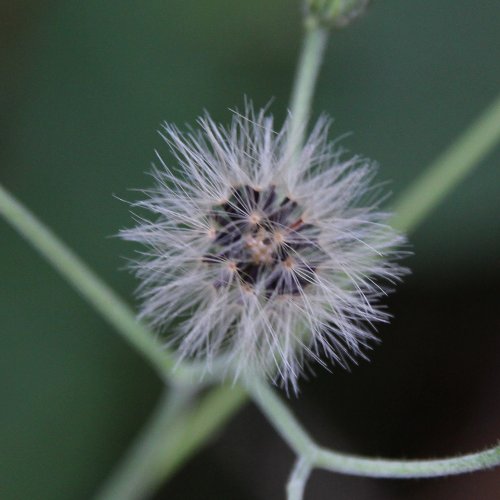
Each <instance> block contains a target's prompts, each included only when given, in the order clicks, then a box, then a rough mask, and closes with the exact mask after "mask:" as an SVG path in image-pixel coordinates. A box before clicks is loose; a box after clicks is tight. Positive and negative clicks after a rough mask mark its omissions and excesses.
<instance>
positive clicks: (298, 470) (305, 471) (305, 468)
mask: <svg viewBox="0 0 500 500" xmlns="http://www.w3.org/2000/svg"><path fill="white" fill-rule="evenodd" d="M311 471H312V467H311V464H310V462H309V461H308V460H306V459H304V458H299V459H298V460H297V461H296V462H295V466H294V467H293V469H292V473H291V474H290V478H289V479H288V483H287V485H286V496H287V500H302V499H303V498H304V490H305V488H306V483H307V480H308V479H309V476H310V475H311Z"/></svg>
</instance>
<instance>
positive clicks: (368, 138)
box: [0, 0, 500, 500]
mask: <svg viewBox="0 0 500 500" xmlns="http://www.w3.org/2000/svg"><path fill="white" fill-rule="evenodd" d="M299 13H300V8H299V2H298V1H290V0H254V1H251V2H248V1H246V2H245V1H242V0H240V1H235V0H205V1H202V0H198V1H195V0H169V1H166V0H163V1H160V0H151V1H149V2H140V1H131V0H121V1H118V0H108V1H97V0H87V1H86V2H77V1H69V0H64V1H63V0H50V1H45V2H39V1H35V0H17V1H15V2H1V3H0V23H1V24H0V28H1V29H0V72H1V79H0V126H1V134H0V145H1V147H0V181H1V182H2V183H3V184H5V185H6V186H7V188H9V189H10V190H11V191H12V192H13V193H14V194H15V195H16V196H18V197H19V198H20V199H21V200H22V201H23V202H25V203H26V204H27V205H28V207H30V208H31V209H32V210H33V211H34V212H35V213H36V214H38V216H39V217H40V218H41V219H42V220H43V221H45V222H46V223H47V224H49V225H50V226H51V227H52V228H53V229H54V230H55V231H56V232H57V234H59V235H60V236H61V237H62V238H63V239H64V240H65V241H66V242H67V243H68V244H69V245H70V246H71V247H72V248H74V249H75V250H76V251H77V252H78V254H79V255H80V256H81V257H83V259H84V260H85V261H86V262H88V263H89V264H90V265H91V267H92V268H93V269H95V270H96V271H97V272H98V273H100V274H101V275H102V276H103V277H104V278H105V279H106V281H107V282H108V283H110V284H111V285H112V286H113V287H114V288H115V289H117V290H118V291H119V292H120V293H121V294H122V295H123V296H124V297H126V298H127V299H128V300H129V301H130V302H131V304H133V299H132V293H133V289H134V287H135V284H136V283H135V282H134V279H133V278H132V277H131V276H130V275H129V274H128V273H126V272H124V271H123V270H120V268H123V265H124V259H123V257H124V256H130V255H131V254H132V251H133V249H132V248H131V246H130V245H129V246H127V244H125V243H123V242H121V241H119V240H117V239H115V238H112V236H113V235H114V234H116V232H117V231H118V229H120V228H122V227H126V226H129V225H130V224H131V220H130V216H129V213H128V208H127V206H126V205H125V204H124V203H122V202H120V201H118V200H117V199H116V198H115V197H113V194H115V195H116V196H118V197H125V198H127V199H131V198H133V197H134V196H135V195H134V194H133V193H130V192H129V191H128V189H129V188H136V187H146V186H148V185H149V184H150V182H151V181H150V178H149V177H148V176H146V175H145V172H146V171H147V170H148V168H149V163H150V162H151V161H152V159H153V149H154V148H155V147H161V141H160V138H159V136H158V134H157V133H156V130H157V129H158V127H159V124H160V123H161V122H162V121H163V120H167V121H169V122H175V123H177V124H179V125H182V124H184V123H193V121H194V120H195V118H196V116H197V115H199V114H200V113H201V112H202V111H203V110H204V109H206V110H208V111H209V112H210V113H211V114H212V115H213V116H214V117H215V118H216V119H218V120H221V121H223V122H226V121H228V120H229V117H230V113H229V111H228V108H234V107H235V106H241V104H242V102H243V96H244V95H246V96H248V97H250V98H252V99H253V100H254V102H255V103H256V104H257V105H258V106H261V105H264V104H266V103H268V102H269V100H270V99H271V98H274V100H273V103H272V105H271V110H272V111H273V112H274V113H275V115H276V116H277V118H278V120H279V121H281V120H282V118H283V117H284V116H285V110H286V106H287V102H288V95H289V89H290V84H291V79H292V77H293V73H294V67H295V60H296V56H297V51H298V47H299V42H300V24H299V22H300V16H299ZM499 90H500V2H496V1H491V0H476V1H472V0H421V1H419V2H401V1H399V0H379V1H374V2H373V5H372V8H371V9H370V10H369V12H368V14H367V15H366V16H365V17H364V18H363V19H362V20H361V21H359V22H358V23H357V24H355V25H353V26H352V27H350V28H349V29H347V30H345V31H342V32H337V33H335V34H334V36H333V37H332V42H331V44H330V48H329V51H328V53H327V57H326V61H325V64H324V68H323V72H322V75H321V78H320V82H319V87H318V92H317V98H316V100H315V114H316V115H317V114H319V113H320V112H322V111H326V112H327V113H328V114H330V115H331V116H333V117H334V119H335V123H334V127H333V129H332V137H334V136H337V135H341V134H344V133H346V132H353V133H352V134H351V135H350V136H349V137H347V138H346V139H345V140H344V141H343V145H344V147H346V148H348V149H349V150H351V151H353V152H356V153H361V154H364V155H366V156H369V157H370V158H373V159H375V160H377V161H378V162H380V165H381V168H380V174H379V180H383V181H385V180H387V181H390V183H389V184H388V185H389V187H390V189H391V190H392V191H393V192H394V197H395V196H397V195H398V194H399V193H401V191H402V190H403V188H404V187H405V186H407V185H409V183H411V181H412V180H413V179H415V178H416V177H417V176H418V175H419V173H420V172H421V170H422V169H423V167H424V166H425V165H426V164H428V163H429V162H430V161H431V160H432V159H433V158H434V157H435V156H436V155H437V154H438V153H439V152H440V151H441V150H442V149H443V148H444V147H445V146H447V145H448V144H449V143H450V142H451V141H452V140H453V139H454V138H455V137H456V136H457V135H458V134H459V133H460V132H461V131H462V130H463V129H464V128H465V127H466V126H467V124H468V123H469V122H470V121H471V120H472V119H474V118H475V117H476V116H477V115H478V114H479V113H480V112H481V111H482V110H483V109H484V108H485V107H486V106H487V105H488V103H489V102H490V101H491V100H492V99H494V98H495V96H496V94H497V93H498V91H499ZM499 165H500V149H499V148H497V149H496V151H495V153H494V154H492V155H490V156H489V157H488V158H487V159H486V160H485V161H484V162H483V164H481V166H480V167H479V169H478V170H477V171H476V172H475V173H474V174H473V175H472V176H471V177H469V178H468V179H467V180H466V181H465V182H464V183H463V184H462V185H461V186H460V188H459V189H458V190H456V191H455V192H454V193H453V195H452V196H450V197H449V198H448V199H447V200H446V201H445V203H443V204H442V205H441V206H440V207H439V208H438V210H436V211H435V212H434V213H433V214H432V217H431V219H429V220H427V221H426V222H425V224H423V225H422V226H421V227H420V228H419V229H418V231H417V232H416V233H415V234H413V235H412V237H411V241H412V245H413V247H414V251H415V256H414V257H413V258H411V259H409V265H410V266H411V267H412V269H413V272H414V274H413V275H412V276H411V277H410V278H408V279H407V280H406V283H405V285H404V286H403V287H401V289H400V291H399V293H398V294H396V295H395V296H394V297H393V298H391V300H390V307H391V310H392V311H393V312H394V314H395V320H394V322H393V323H392V325H390V326H387V327H384V328H382V329H381V330H380V334H381V337H382V339H383V342H382V344H381V345H380V346H378V347H377V348H376V349H375V350H374V352H373V355H372V361H371V363H365V362H363V363H361V365H360V366H359V367H355V368H354V369H353V371H352V373H350V374H349V373H346V372H341V371H340V370H335V371H334V372H333V374H327V373H318V374H317V375H318V376H317V377H316V378H311V379H310V380H307V381H304V382H303V383H302V395H301V397H300V398H299V399H297V400H292V401H291V404H292V405H293V406H294V408H295V410H296V411H297V413H298V414H299V416H300V417H301V419H302V420H303V421H304V422H305V424H306V425H307V427H308V428H309V429H311V432H312V434H313V435H314V436H316V437H317V438H318V439H320V440H321V441H322V442H323V443H325V444H327V445H329V446H332V447H335V448H337V449H342V450H345V451H354V452H357V453H367V454H375V455H392V456H395V457H397V456H407V457H425V456H438V455H446V454H452V453H459V452H465V451H472V450H475V449H478V448H481V447H484V446H486V445H488V444H492V443H494V442H495V441H496V440H497V438H498V437H499V436H500V425H499V422H500V400H499V394H498V387H499V386H500V378H499V375H498V351H499V347H500V342H499V336H498V331H499V327H500V321H499V316H498V299H499V295H498V282H499V278H500V259H499V256H500V223H499V209H500V201H499V200H500V196H499V185H500V168H499ZM394 197H393V199H394ZM0 238H1V239H0V241H1V245H0V276H1V284H0V318H1V325H2V334H1V337H0V360H1V361H0V405H1V410H0V498H1V499H2V500H18V499H40V500H44V499H47V500H49V499H50V500H59V499H75V500H76V499H86V498H90V497H91V495H92V493H93V492H94V491H95V490H96V488H97V486H98V485H99V483H100V482H101V481H102V480H103V479H104V478H105V477H106V475H107V474H108V472H109V471H110V469H111V468H112V466H113V464H115V463H116V461H117V459H118V457H119V456H120V455H121V454H122V453H123V452H124V450H125V449H126V448H127V445H128V444H129V442H130V440H131V439H132V438H133V436H134V435H135V433H136V432H137V431H138V429H139V428H140V426H141V424H142V423H143V422H144V419H145V418H146V416H147V415H148V414H149V413H150V411H151V409H152V408H153V406H154V403H155V401H156V399H157V397H158V394H159V391H160V388H161V387H160V383H159V381H158V380H157V378H156V377H155V375H154V374H153V373H152V371H151V370H150V369H149V368H148V366H147V365H146V364H145V363H144V362H143V361H142V360H141V359H140V358H139V357H138V356H137V355H136V354H135V353H134V352H132V351H131V350H130V349H129V348H128V346H127V345H125V344H124V343H123V342H122V340H121V339H120V338H118V336H117V335H115V333H114V332H113V331H112V330H111V329H110V328H109V327H108V326H107V325H106V324H104V322H103V321H102V320H101V318H100V317H98V316H97V315H96V314H95V313H94V312H93V310H92V309H91V308H90V307H89V306H87V305H86V304H85V303H84V302H83V301H82V300H81V299H80V298H79V297H78V296H77V295H76V293H75V292H74V291H73V290H72V289H70V288H69V287H68V285H67V284H66V283H65V282H64V281H63V280H62V279H61V278H60V277H59V276H58V275H56V274H55V273H54V271H53V270H52V269H51V268H49V266H48V265H47V264H46V263H45V262H44V261H43V260H41V259H40V258H39V257H38V255H36V254H35V252H34V251H33V250H32V249H31V248H30V247H28V245H27V244H26V243H25V242H24V241H22V240H21V239H20V237H19V236H18V235H17V234H16V233H15V232H14V231H13V230H12V229H11V228H10V227H8V226H7V225H6V224H5V223H4V221H0ZM291 463H292V456H291V453H290V452H289V451H288V450H287V448H286V446H285V445H284V444H283V443H282V442H281V441H280V440H279V438H278V437H277V436H276V435H275V433H274V432H273V431H272V430H271V429H270V427H269V426H268V424H267V423H266V422H265V421H264V419H263V418H262V417H261V416H260V415H259V413H258V412H257V410H255V409H254V408H253V407H251V406H248V407H247V408H246V409H245V410H243V411H242V412H241V413H240V414H239V415H238V417H237V418H236V419H235V420H234V421H232V423H231V424H230V425H229V427H228V428H227V429H226V430H225V431H224V433H221V434H219V435H217V436H214V439H213V440H212V442H211V444H210V446H209V447H207V448H206V449H205V450H204V451H203V452H202V453H201V454H200V455H198V456H197V457H196V458H195V459H194V460H193V461H191V462H190V463H189V464H188V465H187V466H186V467H185V468H184V469H183V470H182V471H181V472H179V473H178V474H177V476H176V477H175V478H174V479H173V480H172V481H171V482H170V483H169V484H168V485H166V486H165V487H164V488H163V489H162V491H160V492H159V493H158V495H157V497H156V498H158V499H162V498H171V499H174V498H175V499H198V498H202V499H211V498H214V499H226V498H227V499H269V498H283V497H284V493H283V484H284V481H285V478H286V476H287V474H288V470H289V468H290V466H291ZM499 485H500V475H499V473H498V472H495V471H490V472H481V473H478V474H474V475H469V476H464V477H458V478H450V479H438V480H429V481H418V482H403V481H372V480H367V479H357V478H349V477H343V476H337V475H333V474H326V473H314V475H313V477H312V479H311V482H310V485H309V489H308V493H307V495H306V498H309V499H319V500H322V499H331V498H335V499H336V500H348V499H349V500H350V499H360V500H364V499H370V500H372V499H375V500H377V499H390V500H391V499H403V498H405V499H407V498H410V499H424V498H425V499H431V500H432V499H443V498H446V499H464V500H465V499H472V498H474V499H476V498H480V499H483V500H489V499H491V500H493V499H496V498H498V497H497V496H496V494H498V490H499Z"/></svg>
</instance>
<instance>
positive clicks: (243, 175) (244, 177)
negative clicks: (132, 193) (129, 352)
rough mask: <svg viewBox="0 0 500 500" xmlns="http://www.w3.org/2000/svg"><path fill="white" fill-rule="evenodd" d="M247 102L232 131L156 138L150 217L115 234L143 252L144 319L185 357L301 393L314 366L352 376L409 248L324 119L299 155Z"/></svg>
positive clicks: (364, 171) (368, 168) (206, 121)
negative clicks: (306, 371) (336, 367)
mask: <svg viewBox="0 0 500 500" xmlns="http://www.w3.org/2000/svg"><path fill="white" fill-rule="evenodd" d="M288 123H289V122H286V123H285V125H284V126H283V128H282V129H281V130H280V131H275V130H274V127H273V119H272V117H271V116H268V115H267V114H266V113H265V111H260V112H255V111H254V110H253V108H252V106H251V105H247V106H246V108H245V111H244V113H243V114H240V113H238V112H235V113H234V114H233V118H232V122H231V125H230V126H229V127H228V128H226V127H224V126H221V125H218V124H216V123H214V121H212V119H211V118H210V117H209V116H208V115H206V116H204V117H202V118H200V119H199V120H198V124H199V130H198V131H189V132H187V133H182V132H180V131H179V130H178V129H177V128H176V127H174V126H172V125H168V124H166V125H164V126H163V130H162V132H161V134H162V136H163V138H164V139H165V141H166V142H167V144H168V146H169V148H170V151H171V153H172V155H173V157H174V160H175V161H174V164H176V167H169V166H167V165H166V164H165V163H164V161H163V160H162V159H161V158H160V157H159V155H158V159H159V164H158V165H156V166H155V167H154V170H153V176H154V179H155V182H156V184H155V186H154V187H153V188H152V189H149V190H145V191H144V192H145V194H146V199H145V200H144V201H139V202H137V203H135V204H134V206H136V207H141V208H144V209H147V210H148V211H149V212H151V213H152V214H153V217H152V218H151V220H148V219H145V218H142V217H137V226H136V227H134V228H132V229H128V230H124V231H122V232H121V236H122V237H123V238H125V239H127V240H132V241H137V242H139V243H142V244H143V245H145V247H146V250H145V251H144V252H142V253H141V257H140V258H139V259H138V260H137V261H136V262H135V263H134V265H133V267H134V269H135V272H136V274H137V276H138V277H139V278H140V280H141V284H140V287H139V296H140V298H141V301H142V309H141V316H142V318H144V319H145V320H146V321H148V322H149V324H150V325H151V326H152V327H153V328H154V329H156V330H157V331H160V332H162V333H166V334H167V338H168V343H169V344H170V345H173V346H175V348H176V349H177V352H178V353H179V357H180V358H181V359H183V358H188V359H193V358H198V359H202V360H204V361H205V362H206V366H207V369H209V368H210V366H211V364H212V362H213V361H214V360H224V363H225V366H226V367H227V370H228V372H230V373H231V374H232V375H234V376H239V375H242V376H252V375H258V376H266V377H268V378H271V379H272V380H275V381H280V382H282V383H284V384H287V385H288V384H290V385H291V386H292V388H293V389H295V390H296V389H297V379H298V377H299V375H300V373H301V371H302V369H303V368H304V366H306V365H309V364H310V362H311V361H314V360H315V361H317V362H319V363H320V364H322V365H324V366H327V362H328V360H330V361H333V363H337V364H340V365H342V366H346V365H347V363H348V362H349V361H350V360H354V359H355V358H356V357H357V356H360V355H361V356H364V350H366V348H367V347H369V344H370V342H371V341H372V340H374V339H375V337H374V334H373V324H374V323H376V322H380V321H387V319H388V314H387V313H386V312H384V311H383V310H382V309H381V307H380V305H379V299H380V297H381V296H383V295H384V294H386V292H387V285H388V284H390V283H394V281H397V280H398V279H399V278H400V277H401V276H402V275H403V274H404V272H405V270H404V268H402V267H400V266H399V265H397V263H396V261H397V259H398V257H400V256H401V252H399V251H398V250H397V248H398V246H399V245H400V244H401V243H402V242H403V238H402V237H401V236H399V235H398V234H396V233H395V232H394V231H393V230H392V229H391V228H390V227H389V226H388V225H386V224H385V222H384V221H385V220H386V218H387V214H384V213H382V212H381V211H380V210H379V208H378V203H379V198H378V196H377V191H378V190H376V189H374V188H373V187H370V182H371V180H372V177H373V174H374V167H373V165H372V164H371V163H370V162H368V161H366V160H364V159H360V158H348V159H344V155H343V154H342V152H341V151H340V150H339V149H338V148H337V147H336V146H335V144H333V143H331V142H329V141H328V138H327V135H328V125H329V122H328V120H326V119H320V120H319V122H318V123H317V125H316V126H315V128H314V129H313V132H312V133H311V135H310V136H309V138H308V140H307V141H306V144H305V145H304V147H303V148H301V150H300V151H299V152H298V153H294V154H291V153H290V151H291V149H293V148H289V147H287V146H289V145H287V137H288V135H287V131H288Z"/></svg>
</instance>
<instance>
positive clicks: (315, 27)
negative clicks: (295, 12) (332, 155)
mask: <svg viewBox="0 0 500 500" xmlns="http://www.w3.org/2000/svg"><path fill="white" fill-rule="evenodd" d="M328 35H329V29H328V28H326V27H325V26H322V25H321V24H320V23H319V22H318V21H316V20H315V19H312V18H311V19H308V20H306V23H305V36H304V40H303V42H302V49H301V53H300V57H299V62H298V65H297V71H296V75H295V80H294V86H293V89H292V97H291V101H290V117H291V121H290V129H289V132H288V139H287V141H288V142H287V149H288V151H287V153H288V154H289V155H290V157H292V158H293V157H295V156H296V155H297V152H298V151H299V150H300V148H301V147H302V145H303V143H304V137H305V133H306V129H307V122H308V121H309V115H310V112H311V103H312V98H313V94H314V89H315V86H316V82H317V80H318V75H319V70H320V67H321V62H322V61H323V56H324V53H325V49H326V45H327V42H328Z"/></svg>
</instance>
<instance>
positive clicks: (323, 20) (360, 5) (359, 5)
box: [305, 0, 370, 28]
mask: <svg viewBox="0 0 500 500" xmlns="http://www.w3.org/2000/svg"><path fill="white" fill-rule="evenodd" d="M305 3H306V9H307V18H306V19H307V21H306V22H308V23H314V24H316V23H319V24H322V25H326V26H331V27H334V28H343V27H344V26H347V25H348V24H350V23H351V22H352V21H354V20H355V19H356V18H358V17H359V16H360V15H361V14H362V13H363V12H364V11H365V9H366V7H367V6H368V4H369V3H370V0H306V1H305Z"/></svg>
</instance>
